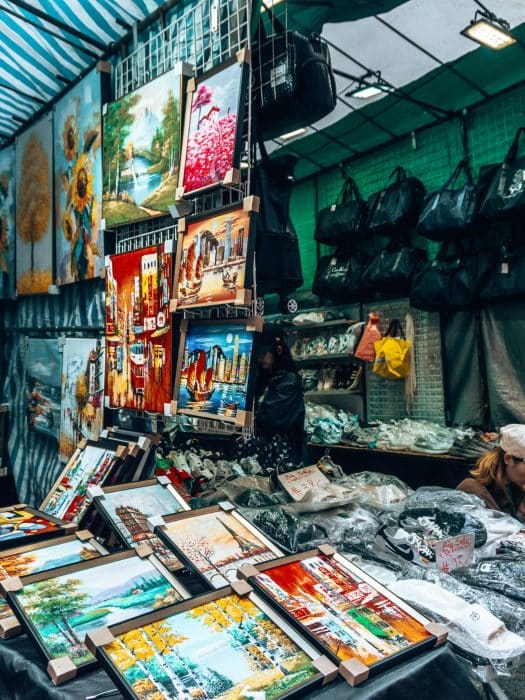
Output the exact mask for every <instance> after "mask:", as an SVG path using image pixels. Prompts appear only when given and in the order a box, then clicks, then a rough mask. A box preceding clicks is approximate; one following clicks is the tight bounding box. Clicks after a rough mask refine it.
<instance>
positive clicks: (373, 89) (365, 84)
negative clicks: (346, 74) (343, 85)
mask: <svg viewBox="0 0 525 700" xmlns="http://www.w3.org/2000/svg"><path fill="white" fill-rule="evenodd" d="M369 78H371V79H372V80H369ZM355 82H357V87H355V88H352V89H351V90H349V91H348V92H347V93H346V94H345V97H357V99H359V100H369V99H370V98H371V97H375V96H376V95H380V94H381V93H382V92H391V91H392V88H391V87H390V85H388V83H387V82H386V81H384V80H383V78H382V77H381V71H368V72H367V73H365V74H364V75H362V76H361V77H359V78H356V81H355Z"/></svg>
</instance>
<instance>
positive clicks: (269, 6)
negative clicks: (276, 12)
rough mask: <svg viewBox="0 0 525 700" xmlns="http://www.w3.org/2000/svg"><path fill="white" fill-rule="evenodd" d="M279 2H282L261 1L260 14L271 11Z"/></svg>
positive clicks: (279, 0) (281, 0)
mask: <svg viewBox="0 0 525 700" xmlns="http://www.w3.org/2000/svg"><path fill="white" fill-rule="evenodd" d="M280 2H283V0H263V2H262V5H261V12H266V10H271V9H272V7H275V6H276V5H278V4H279V3H280Z"/></svg>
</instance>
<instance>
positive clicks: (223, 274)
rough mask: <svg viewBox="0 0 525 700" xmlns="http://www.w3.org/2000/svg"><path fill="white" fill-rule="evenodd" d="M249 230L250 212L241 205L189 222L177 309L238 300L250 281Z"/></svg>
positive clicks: (182, 244)
mask: <svg viewBox="0 0 525 700" xmlns="http://www.w3.org/2000/svg"><path fill="white" fill-rule="evenodd" d="M249 233H250V214H249V212H247V211H244V210H243V207H242V205H240V206H238V207H236V208H234V209H232V210H230V211H227V212H225V213H220V214H215V215H212V216H209V217H206V218H205V219H201V220H199V221H188V222H187V223H186V230H185V231H184V234H183V235H182V236H181V237H180V244H179V245H180V252H179V262H178V279H177V281H176V283H175V293H176V299H177V308H192V307H198V306H209V305H212V304H227V303H235V302H236V300H237V299H238V297H239V292H241V290H244V288H245V287H247V286H249V285H250V284H251V269H250V271H249V274H248V275H247V274H246V273H247V262H248V261H247V256H248V242H249ZM248 264H249V266H251V260H250V261H249V263H248ZM242 302H243V303H244V296H243V295H242Z"/></svg>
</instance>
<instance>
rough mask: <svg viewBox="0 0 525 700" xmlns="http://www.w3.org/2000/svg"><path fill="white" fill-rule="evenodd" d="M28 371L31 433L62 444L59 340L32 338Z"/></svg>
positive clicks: (26, 363)
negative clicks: (59, 438) (60, 436)
mask: <svg viewBox="0 0 525 700" xmlns="http://www.w3.org/2000/svg"><path fill="white" fill-rule="evenodd" d="M25 370H26V387H27V422H28V426H29V430H33V431H35V432H37V433H41V434H42V435H47V436H48V437H51V438H54V439H55V440H58V437H59V434H60V384H61V377H62V356H61V352H60V346H59V343H58V338H28V339H27V345H26V354H25Z"/></svg>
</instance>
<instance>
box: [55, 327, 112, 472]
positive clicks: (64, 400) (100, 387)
mask: <svg viewBox="0 0 525 700" xmlns="http://www.w3.org/2000/svg"><path fill="white" fill-rule="evenodd" d="M104 358H105V353H104V338H66V339H65V341H64V345H63V348H62V388H61V401H60V410H61V420H60V440H59V450H60V458H61V460H62V461H64V462H66V461H67V460H68V459H69V458H70V457H71V455H72V454H73V452H74V451H75V449H76V447H77V445H78V443H79V442H80V441H81V440H83V439H89V440H97V439H98V437H99V436H100V433H101V431H102V426H103V420H104Z"/></svg>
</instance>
